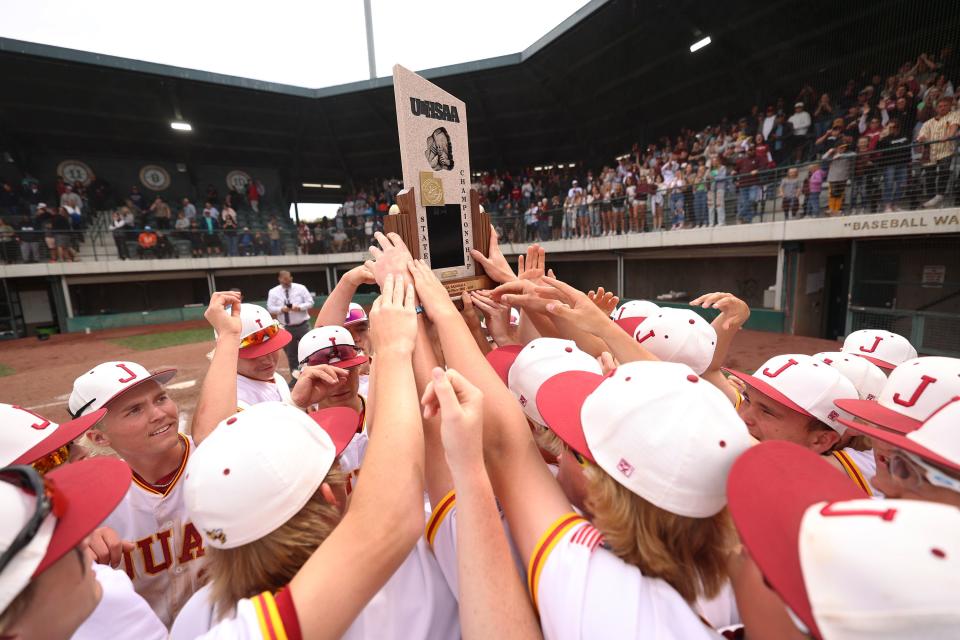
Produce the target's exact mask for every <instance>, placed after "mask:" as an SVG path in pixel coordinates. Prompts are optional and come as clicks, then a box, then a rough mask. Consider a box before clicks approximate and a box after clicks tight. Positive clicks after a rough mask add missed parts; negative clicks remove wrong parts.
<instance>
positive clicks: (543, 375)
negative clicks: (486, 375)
mask: <svg viewBox="0 0 960 640" xmlns="http://www.w3.org/2000/svg"><path fill="white" fill-rule="evenodd" d="M487 361H488V362H489V363H490V364H491V365H493V368H494V369H495V370H496V372H497V374H498V375H499V376H500V379H501V380H503V382H504V384H506V385H507V387H508V388H509V389H510V391H511V392H513V395H514V396H516V398H517V401H518V402H519V403H520V406H521V407H523V412H524V413H525V414H527V417H528V418H530V419H531V420H533V421H534V422H536V423H537V424H540V425H542V424H544V422H543V416H541V415H540V411H539V410H537V393H538V392H539V391H540V387H541V386H542V385H543V383H544V382H546V381H547V380H548V379H550V378H552V377H553V376H555V375H557V374H558V373H563V372H564V371H587V372H590V373H593V374H595V375H600V374H601V373H602V371H603V370H602V369H601V367H600V364H599V363H598V362H597V359H596V358H594V357H593V356H591V355H590V354H588V353H585V352H583V351H581V350H580V349H578V348H577V343H576V342H574V341H573V340H561V339H560V338H537V339H536V340H531V341H530V342H529V343H527V345H526V346H525V347H523V348H522V349H521V348H520V346H519V345H507V346H505V347H500V348H499V349H494V350H493V351H491V352H490V353H488V354H487Z"/></svg>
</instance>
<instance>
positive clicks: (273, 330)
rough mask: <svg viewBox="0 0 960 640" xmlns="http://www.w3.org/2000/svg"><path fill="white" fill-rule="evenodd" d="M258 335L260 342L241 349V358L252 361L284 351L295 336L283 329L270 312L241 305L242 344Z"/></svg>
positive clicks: (245, 304)
mask: <svg viewBox="0 0 960 640" xmlns="http://www.w3.org/2000/svg"><path fill="white" fill-rule="evenodd" d="M258 333H259V334H261V335H260V336H259V337H260V340H259V341H257V342H256V343H254V344H251V345H249V346H246V347H241V348H240V351H239V353H238V354H237V355H239V357H240V358H242V359H244V360H252V359H253V358H259V357H260V356H265V355H267V354H270V353H273V352H274V351H279V350H280V349H283V348H284V347H285V346H287V345H288V344H290V341H291V340H293V334H292V333H290V332H289V331H287V330H286V329H284V328H283V327H281V326H280V323H278V322H277V321H276V319H275V318H274V317H273V316H271V315H270V312H269V311H267V310H266V309H264V308H263V307H261V306H259V305H255V304H248V303H246V302H244V303H242V304H241V305H240V342H241V344H242V343H243V341H244V340H249V339H250V338H251V337H253V336H255V334H258ZM271 334H272V335H271Z"/></svg>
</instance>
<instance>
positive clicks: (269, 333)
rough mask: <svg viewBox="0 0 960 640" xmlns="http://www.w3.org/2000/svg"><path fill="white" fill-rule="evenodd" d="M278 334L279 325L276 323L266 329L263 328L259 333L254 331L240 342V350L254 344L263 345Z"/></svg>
mask: <svg viewBox="0 0 960 640" xmlns="http://www.w3.org/2000/svg"><path fill="white" fill-rule="evenodd" d="M278 333H280V324H279V323H277V322H274V323H273V324H271V325H269V326H267V327H264V328H263V329H260V330H259V331H255V332H253V333H251V334H250V335H248V336H247V337H245V338H243V339H242V340H240V348H241V349H243V348H245V347H252V346H253V345H256V344H263V343H264V342H266V341H267V340H270V339H271V338H274V337H276V335H277V334H278Z"/></svg>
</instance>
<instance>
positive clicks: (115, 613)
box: [70, 563, 167, 640]
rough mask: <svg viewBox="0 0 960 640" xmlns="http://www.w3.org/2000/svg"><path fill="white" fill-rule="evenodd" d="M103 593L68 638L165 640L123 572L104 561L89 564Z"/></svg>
mask: <svg viewBox="0 0 960 640" xmlns="http://www.w3.org/2000/svg"><path fill="white" fill-rule="evenodd" d="M93 572H94V574H95V575H96V577H97V582H99V583H100V588H101V590H102V593H103V595H101V597H100V602H99V603H97V608H96V609H94V610H93V613H91V614H90V617H88V618H87V619H86V620H84V621H83V624H81V625H80V628H79V629H77V630H76V631H75V632H74V633H73V635H72V636H70V638H71V640H102V639H103V638H115V639H117V640H124V639H129V640H165V638H166V637H167V628H166V627H165V626H163V623H162V622H160V618H158V617H157V614H155V613H154V612H153V610H152V609H151V608H150V605H149V604H147V601H146V600H144V599H143V598H141V597H140V596H139V595H137V592H136V591H134V590H133V584H131V582H130V578H128V577H127V574H126V573H124V572H123V571H120V570H118V569H111V568H110V567H108V566H107V565H105V564H96V563H94V565H93Z"/></svg>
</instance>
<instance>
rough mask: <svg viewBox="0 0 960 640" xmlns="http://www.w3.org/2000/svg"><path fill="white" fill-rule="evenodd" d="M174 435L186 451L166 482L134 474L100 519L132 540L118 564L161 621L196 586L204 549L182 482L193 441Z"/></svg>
mask: <svg viewBox="0 0 960 640" xmlns="http://www.w3.org/2000/svg"><path fill="white" fill-rule="evenodd" d="M179 435H180V439H181V441H182V442H183V444H184V447H185V452H186V454H185V455H184V456H183V461H182V462H181V463H180V467H179V469H177V471H176V474H175V475H174V477H173V480H172V481H171V482H170V485H169V486H168V487H167V488H166V489H165V490H164V491H163V492H160V491H157V490H156V489H154V488H153V487H150V486H149V485H147V484H145V483H143V482H141V481H140V480H139V479H138V478H137V477H136V476H134V478H133V480H132V481H131V483H130V488H129V489H128V490H127V494H126V495H125V496H124V497H123V500H122V501H121V502H120V504H119V505H117V508H116V509H114V511H113V513H111V514H110V515H109V516H108V517H107V519H106V521H104V525H106V526H108V527H110V528H111V529H113V530H114V531H116V532H117V535H118V536H120V539H121V540H129V541H131V542H133V544H134V549H133V550H132V551H125V552H124V553H123V569H124V571H126V573H127V576H128V577H129V578H130V580H132V581H133V587H134V589H136V591H137V593H139V594H140V595H141V596H143V598H144V599H145V600H146V601H147V602H148V603H149V604H150V606H151V607H152V608H153V610H154V612H156V614H157V617H159V618H160V621H161V622H163V624H164V625H166V626H170V623H171V622H173V619H174V618H175V617H176V616H177V612H178V611H179V610H180V607H182V606H183V604H184V603H185V602H186V601H187V599H189V598H190V596H191V595H192V594H193V592H194V591H196V590H197V588H198V587H199V586H200V583H201V578H200V575H199V574H200V571H201V569H202V568H203V554H204V548H203V538H201V537H200V532H199V531H198V530H197V528H196V527H195V526H194V525H193V523H192V522H190V521H189V519H188V518H187V509H186V506H185V504H184V500H183V482H181V480H182V478H183V471H184V469H185V468H186V466H187V460H188V459H189V457H190V454H191V452H192V451H193V448H194V444H193V440H191V439H190V437H189V436H186V435H184V434H182V433H181V434H179Z"/></svg>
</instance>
